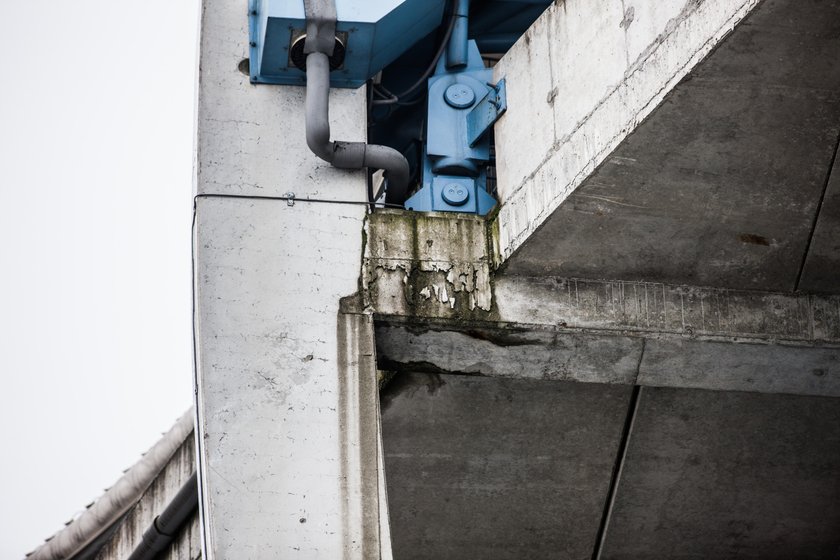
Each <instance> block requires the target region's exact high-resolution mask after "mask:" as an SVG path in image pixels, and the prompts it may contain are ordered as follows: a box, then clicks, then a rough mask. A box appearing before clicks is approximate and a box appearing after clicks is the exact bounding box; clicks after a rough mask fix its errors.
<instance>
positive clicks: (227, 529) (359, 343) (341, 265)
mask: <svg viewBox="0 0 840 560" xmlns="http://www.w3.org/2000/svg"><path fill="white" fill-rule="evenodd" d="M247 8H248V2H247V0H236V1H230V0H204V2H203V14H202V23H201V25H202V30H201V31H202V32H201V54H200V75H199V91H198V115H197V118H198V128H197V160H196V195H197V197H196V204H195V228H194V247H195V254H194V282H195V285H194V290H195V295H194V301H195V347H196V396H197V404H198V417H199V423H198V451H199V472H200V482H201V494H202V495H201V500H202V501H201V505H202V508H201V511H202V523H203V528H204V547H205V557H206V558H208V559H211V560H212V559H216V560H221V559H241V558H251V559H255V558H272V559H273V558H307V559H310V558H325V559H335V558H378V557H379V556H380V553H379V548H380V544H379V540H380V538H379V535H380V504H379V493H378V487H379V485H378V480H377V473H378V465H379V459H378V455H379V453H378V447H377V426H378V424H377V401H376V378H375V365H374V364H375V361H374V357H373V342H372V332H373V331H372V323H371V321H370V318H369V316H366V315H364V314H363V313H359V312H351V313H344V314H341V315H340V314H339V308H340V300H341V298H342V297H344V296H349V295H352V294H354V293H355V292H356V291H357V289H358V282H359V271H360V264H361V259H362V255H361V249H362V230H363V221H364V217H365V206H364V205H363V204H359V203H363V202H364V201H365V200H366V181H365V175H364V173H363V172H361V171H354V172H348V171H340V170H337V169H334V168H332V167H330V166H329V165H328V164H326V163H324V162H322V161H320V160H318V159H317V158H316V157H315V156H314V155H312V154H311V153H310V152H309V150H308V149H307V147H306V142H305V139H304V117H303V103H304V90H303V89H302V88H297V87H280V86H253V85H251V84H250V83H249V80H248V76H247V75H246V72H247V66H246V64H247V63H246V62H245V59H246V58H247V56H248V25H247V13H248V12H247ZM330 105H331V116H332V122H333V134H334V137H335V138H338V139H342V140H348V141H359V140H365V136H366V115H365V93H364V90H363V89H360V90H357V91H349V90H337V91H333V92H332V93H331V98H330ZM287 192H293V193H294V194H295V196H296V198H297V200H296V202H295V203H294V204H292V203H291V202H289V201H287V200H284V199H282V198H281V197H283V196H284V195H285V194H286V193H287ZM307 198H317V199H319V200H321V201H322V202H311V201H310V202H307V201H306V200H305V199H307ZM323 201H326V202H323ZM354 203H355V204H354Z"/></svg>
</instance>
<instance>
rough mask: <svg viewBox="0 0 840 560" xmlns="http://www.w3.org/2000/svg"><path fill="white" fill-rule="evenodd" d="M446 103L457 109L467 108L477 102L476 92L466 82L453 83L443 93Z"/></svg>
mask: <svg viewBox="0 0 840 560" xmlns="http://www.w3.org/2000/svg"><path fill="white" fill-rule="evenodd" d="M443 98H444V100H445V101H446V104H447V105H449V106H450V107H454V108H455V109H466V108H467V107H472V104H473V103H475V92H474V91H473V89H472V88H471V87H470V86H468V85H466V84H452V85H451V86H449V87H448V88H446V91H445V92H444V94H443Z"/></svg>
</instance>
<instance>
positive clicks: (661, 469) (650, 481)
mask: <svg viewBox="0 0 840 560" xmlns="http://www.w3.org/2000/svg"><path fill="white" fill-rule="evenodd" d="M838 554H840V399H827V398H816V397H797V396H788V395H756V394H747V393H736V392H726V393H724V392H712V391H695V390H673V389H651V388H642V390H641V392H640V395H639V402H638V408H637V412H636V415H635V419H634V423H633V428H632V432H631V435H630V439H629V444H628V448H627V453H626V457H625V462H624V465H623V468H622V472H621V477H620V480H619V482H618V486H617V493H616V499H615V503H614V506H613V509H612V513H611V517H610V521H609V525H608V528H607V531H606V537H605V541H604V548H603V550H602V555H601V559H602V560H618V559H645V560H658V559H663V560H665V559H668V560H679V559H689V558H690V559H699V558H704V559H705V558H749V559H761V560H774V559H778V560H782V559H784V560H788V559H792V558H797V559H805V558H808V559H818V558H819V559H835V558H837V557H838Z"/></svg>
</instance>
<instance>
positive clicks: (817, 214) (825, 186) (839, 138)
mask: <svg viewBox="0 0 840 560" xmlns="http://www.w3.org/2000/svg"><path fill="white" fill-rule="evenodd" d="M838 148H840V131H838V133H837V139H836V140H835V141H834V152H832V154H831V161H830V162H829V163H828V172H827V173H826V174H825V181H824V182H823V188H822V192H821V193H820V201H819V202H818V203H817V210H816V212H814V219H813V220H812V221H811V231H810V233H809V234H808V242H807V243H806V244H805V252H804V254H803V255H802V262H801V263H800V265H799V274H797V275H796V284H794V286H793V290H794V291H795V292H798V291H799V284H800V283H801V282H802V274H803V273H804V272H805V264H806V263H807V262H808V254H809V253H810V252H811V244H812V243H813V241H814V232H815V231H816V229H817V222H818V221H819V219H820V214H821V213H822V208H823V202H824V201H825V193H826V192H827V191H828V184H829V183H830V182H831V173H832V171H833V170H834V163H835V161H836V160H837V149H838Z"/></svg>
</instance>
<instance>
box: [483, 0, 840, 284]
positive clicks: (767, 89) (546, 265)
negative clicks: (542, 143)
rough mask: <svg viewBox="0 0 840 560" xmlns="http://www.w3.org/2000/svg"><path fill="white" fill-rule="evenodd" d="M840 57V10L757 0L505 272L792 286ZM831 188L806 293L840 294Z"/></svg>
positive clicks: (829, 133) (827, 156)
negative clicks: (835, 274)
mask: <svg viewBox="0 0 840 560" xmlns="http://www.w3.org/2000/svg"><path fill="white" fill-rule="evenodd" d="M629 25H630V28H629V29H632V28H633V25H634V24H633V23H632V22H631V23H630V24H629ZM838 52H840V1H838V0H822V1H818V0H805V1H802V0H765V1H764V2H762V3H760V4H759V5H758V6H757V7H756V8H755V10H754V11H753V13H752V14H751V15H749V16H748V17H747V18H746V19H745V20H744V21H743V22H742V23H741V24H740V25H739V26H738V27H737V28H736V29H735V30H734V31H733V32H732V34H731V35H729V36H728V37H727V38H726V39H725V40H723V41H722V42H721V43H720V44H719V45H718V47H717V48H716V49H715V50H714V51H713V52H712V53H711V54H710V55H709V56H708V58H706V60H705V61H703V62H702V63H700V64H699V65H698V66H697V67H696V68H695V69H694V71H693V72H692V73H691V74H690V75H689V77H688V78H686V79H685V80H684V81H683V82H682V83H680V84H679V85H677V86H676V88H675V89H674V90H673V91H672V92H671V93H670V94H669V95H668V96H667V97H666V99H665V101H664V102H663V103H662V105H660V106H659V107H658V108H657V109H656V110H655V111H654V112H653V113H652V114H651V115H650V116H649V117H648V119H647V120H646V121H645V122H644V123H642V124H641V125H639V127H638V128H636V130H635V131H634V132H633V133H632V134H631V135H630V136H629V137H627V139H626V140H624V141H623V142H622V143H621V144H620V145H619V146H618V148H617V149H615V150H614V151H613V152H612V154H611V155H610V157H609V158H608V159H607V160H606V162H605V163H604V164H603V165H601V167H600V168H598V169H597V170H596V171H595V172H594V173H593V174H592V175H591V176H589V177H588V178H587V179H586V180H585V181H584V182H583V184H582V185H581V186H580V187H579V188H578V189H577V190H576V191H575V192H573V193H572V194H571V195H570V196H569V198H568V199H567V200H566V201H565V202H564V203H563V204H561V205H560V206H559V209H558V210H556V211H555V212H554V213H553V214H552V215H551V217H550V218H548V220H547V221H546V222H545V223H544V225H543V227H542V228H541V229H540V230H538V231H537V232H536V233H534V234H532V235H531V236H530V238H529V239H528V240H527V241H525V242H524V244H523V245H522V246H521V248H520V250H519V251H518V253H516V254H514V255H513V256H512V257H511V258H510V259H509V260H508V261H507V268H506V272H507V273H512V274H527V275H546V274H553V275H558V276H572V277H584V278H621V279H628V280H646V281H660V282H672V283H687V284H693V285H701V286H719V287H728V288H738V289H754V290H776V291H793V290H795V289H796V288H797V279H798V277H799V274H800V269H801V266H802V263H803V261H804V260H805V255H806V250H807V247H808V245H809V239H810V236H811V231H812V227H813V224H814V221H815V219H816V218H817V212H818V209H819V203H820V199H821V196H822V193H823V189H824V187H825V184H826V183H825V182H826V178H827V176H828V173H829V170H830V165H831V162H832V159H833V157H834V152H835V149H836V147H837V139H838V134H840V65H838V64H836V57H837V53H838ZM536 126H539V125H536ZM502 151H503V150H502ZM500 190H502V187H501V185H500ZM835 190H836V187H833V188H832V189H831V192H830V193H829V196H827V197H826V204H824V205H823V211H825V212H827V215H826V216H825V217H821V219H820V220H819V222H818V224H819V228H820V229H819V232H818V237H817V238H816V240H815V243H814V247H813V254H812V261H813V265H812V268H809V269H808V274H807V275H806V276H805V277H804V279H805V282H804V283H803V286H802V287H803V288H808V287H812V288H814V289H820V291H829V292H837V291H838V290H840V284H838V283H837V282H836V281H835V280H834V279H835V278H836V276H834V273H833V271H829V270H826V269H821V268H820V267H822V266H832V265H836V262H837V259H838V256H837V255H836V253H834V246H835V245H836V239H834V238H833V236H832V231H833V230H832V227H833V226H832V223H833V221H834V219H833V218H832V216H833V215H834V214H836V210H835V209H834V206H835V204H836V203H835V202H834V197H835V196H836V195H835V194H834V191H835ZM546 196H548V194H546ZM820 262H821V263H823V264H822V265H821V264H819V263H820ZM813 267H816V268H813ZM826 276H827V277H826ZM811 278H813V280H811ZM809 282H811V283H810V284H809Z"/></svg>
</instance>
